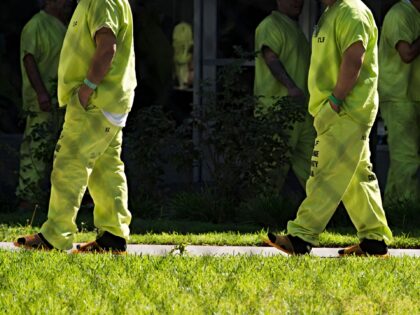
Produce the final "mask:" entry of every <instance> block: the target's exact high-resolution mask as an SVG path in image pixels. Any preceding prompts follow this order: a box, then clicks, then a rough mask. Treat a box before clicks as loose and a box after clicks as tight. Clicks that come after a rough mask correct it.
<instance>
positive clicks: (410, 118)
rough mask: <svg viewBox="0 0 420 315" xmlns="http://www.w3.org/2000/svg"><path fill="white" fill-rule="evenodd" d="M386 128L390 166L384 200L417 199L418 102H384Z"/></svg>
mask: <svg viewBox="0 0 420 315" xmlns="http://www.w3.org/2000/svg"><path fill="white" fill-rule="evenodd" d="M381 114H382V117H383V118H384V121H385V124H386V126H387V129H388V145H389V153H390V168H389V171H388V178H387V183H386V188H385V201H386V202H389V201H397V200H404V199H409V200H418V199H419V197H420V196H419V194H420V184H419V178H418V171H419V169H420V125H419V121H420V102H400V103H394V102H383V103H381Z"/></svg>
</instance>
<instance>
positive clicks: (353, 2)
mask: <svg viewBox="0 0 420 315" xmlns="http://www.w3.org/2000/svg"><path fill="white" fill-rule="evenodd" d="M337 19H338V20H339V22H341V23H354V22H361V23H364V24H368V25H372V24H374V21H375V20H374V18H373V14H372V11H370V9H369V8H368V7H367V6H366V5H365V4H364V3H363V2H362V1H361V0H344V1H341V2H340V3H339V8H338V10H337Z"/></svg>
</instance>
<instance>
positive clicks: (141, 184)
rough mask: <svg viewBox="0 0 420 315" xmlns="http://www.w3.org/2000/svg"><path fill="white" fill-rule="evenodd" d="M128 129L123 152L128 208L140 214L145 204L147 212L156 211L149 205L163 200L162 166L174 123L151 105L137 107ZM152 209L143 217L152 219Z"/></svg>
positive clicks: (160, 109)
mask: <svg viewBox="0 0 420 315" xmlns="http://www.w3.org/2000/svg"><path fill="white" fill-rule="evenodd" d="M132 125H133V126H135V128H131V129H130V130H128V131H127V132H126V137H125V150H124V152H125V153H126V154H127V156H126V160H127V162H128V163H127V168H128V173H129V175H131V178H129V186H130V187H129V191H130V193H129V198H130V203H131V208H133V209H135V211H140V212H139V214H141V213H142V209H141V208H142V205H144V204H145V203H146V204H147V205H148V208H149V209H152V208H155V209H156V212H158V211H159V210H158V209H159V205H156V207H150V205H151V202H153V201H154V202H156V203H157V204H159V202H160V200H162V198H164V196H165V193H166V192H165V191H164V185H163V184H164V181H163V180H164V179H163V175H164V166H165V164H166V163H168V156H169V155H170V154H171V153H170V148H171V146H173V142H174V140H173V134H174V133H175V122H174V121H173V120H172V119H170V118H169V117H168V116H167V115H166V113H165V112H164V111H163V108H162V107H161V106H158V105H153V106H149V107H145V108H141V109H140V110H139V111H138V112H137V113H135V116H134V117H133V118H132ZM153 212H154V210H153V209H152V211H151V212H149V213H148V214H147V215H146V216H147V217H153V216H155V215H158V213H155V214H153Z"/></svg>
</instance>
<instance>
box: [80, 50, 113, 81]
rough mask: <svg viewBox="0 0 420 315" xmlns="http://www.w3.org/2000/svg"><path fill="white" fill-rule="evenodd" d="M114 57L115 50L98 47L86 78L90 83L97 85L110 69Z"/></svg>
mask: <svg viewBox="0 0 420 315" xmlns="http://www.w3.org/2000/svg"><path fill="white" fill-rule="evenodd" d="M114 55H115V48H114V49H111V48H109V47H105V48H104V47H100V46H98V47H97V49H96V51H95V54H94V55H93V58H92V62H91V64H90V67H89V71H88V73H87V75H86V78H87V79H88V80H89V81H91V82H92V83H94V84H96V85H99V84H100V83H101V81H102V80H103V79H104V77H105V76H106V74H107V73H108V70H109V69H110V68H111V64H112V59H113V58H114Z"/></svg>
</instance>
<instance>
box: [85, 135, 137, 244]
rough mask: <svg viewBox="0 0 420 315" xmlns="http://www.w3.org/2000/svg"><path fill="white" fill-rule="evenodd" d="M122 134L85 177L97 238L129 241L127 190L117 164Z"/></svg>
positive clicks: (119, 161)
mask: <svg viewBox="0 0 420 315" xmlns="http://www.w3.org/2000/svg"><path fill="white" fill-rule="evenodd" d="M121 145H122V130H120V131H119V132H118V133H117V134H116V135H115V137H114V139H113V140H112V142H111V144H110V145H109V146H108V148H107V149H106V151H105V152H104V154H103V155H102V156H101V157H99V158H98V159H97V160H96V163H95V166H94V168H93V171H92V174H91V176H90V177H89V182H88V187H89V192H90V194H91V196H92V198H93V200H94V202H95V208H94V223H95V226H96V227H97V228H98V229H99V234H101V233H103V232H105V231H107V232H109V233H111V234H114V235H116V236H119V237H123V238H125V239H127V240H128V239H129V235H130V229H129V225H130V222H131V214H130V211H129V210H128V193H127V192H128V189H127V180H126V176H125V173H124V163H123V162H122V161H121V158H120V156H121Z"/></svg>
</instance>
